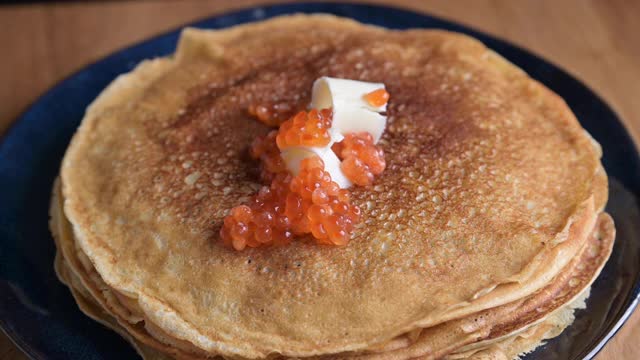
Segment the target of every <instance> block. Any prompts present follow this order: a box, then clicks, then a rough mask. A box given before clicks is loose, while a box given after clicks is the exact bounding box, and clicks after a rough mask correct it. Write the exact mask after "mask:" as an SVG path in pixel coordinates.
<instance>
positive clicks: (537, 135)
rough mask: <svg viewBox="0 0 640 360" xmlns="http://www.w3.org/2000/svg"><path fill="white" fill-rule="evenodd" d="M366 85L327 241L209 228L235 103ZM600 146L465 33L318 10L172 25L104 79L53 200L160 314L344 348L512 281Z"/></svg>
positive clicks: (576, 233)
mask: <svg viewBox="0 0 640 360" xmlns="http://www.w3.org/2000/svg"><path fill="white" fill-rule="evenodd" d="M325 75H326V76H332V77H340V78H350V79H357V80H363V81H369V82H382V83H384V84H385V85H386V88H387V89H388V91H389V93H390V94H391V100H390V102H389V107H388V124H389V125H388V128H387V130H386V131H385V133H384V135H383V137H382V139H381V141H380V143H379V144H380V146H381V147H382V148H383V149H384V152H385V158H386V162H387V169H386V170H385V172H384V173H383V174H382V175H381V176H380V177H379V178H377V179H376V181H375V183H374V184H373V186H369V187H358V188H354V189H353V191H352V202H353V203H354V204H356V205H358V206H360V208H361V209H362V210H363V211H362V217H363V222H362V224H361V226H360V227H359V228H357V229H356V230H355V233H354V237H353V239H352V240H351V242H350V243H349V244H348V245H347V246H346V247H343V248H329V247H323V246H318V245H315V244H314V243H313V242H312V241H305V240H304V239H302V240H301V241H296V242H294V243H293V244H291V245H289V246H287V247H273V248H267V249H255V250H254V249H248V250H245V251H244V252H242V253H237V252H235V251H233V250H229V249H228V248H226V247H224V246H223V245H222V244H221V242H220V241H219V239H218V238H217V237H218V235H217V234H218V232H219V229H220V226H221V224H222V219H223V218H224V216H225V215H226V214H227V211H228V210H229V209H230V208H232V207H233V206H235V205H237V204H239V203H242V202H244V201H245V200H246V199H247V197H248V196H249V195H250V194H251V193H253V192H254V191H255V190H256V188H257V187H258V176H257V164H256V163H255V162H253V161H251V160H250V159H249V157H248V155H247V149H248V147H249V146H250V143H251V141H252V140H253V139H254V138H255V137H256V136H258V135H264V134H266V132H267V131H268V129H267V128H266V127H265V126H264V125H262V124H260V123H259V122H257V121H255V120H254V119H252V117H251V116H249V114H248V113H247V109H248V108H249V107H250V106H251V105H254V104H265V103H266V104H284V106H290V107H292V108H294V109H300V108H304V107H305V106H306V105H307V104H308V101H309V96H310V89H311V84H312V82H313V81H314V80H315V79H316V78H318V77H320V76H325ZM599 157H600V152H599V149H598V148H597V147H596V146H594V144H593V140H592V139H591V138H590V137H589V135H588V134H586V132H585V131H584V130H583V129H582V128H581V127H580V125H579V124H578V122H577V121H576V119H575V117H574V116H573V115H572V113H571V112H570V110H569V109H568V107H567V106H566V104H565V103H564V102H563V101H562V100H561V99H560V98H559V97H558V96H556V95H555V94H553V93H552V92H550V91H549V90H547V89H546V88H544V87H543V86H542V85H540V84H539V83H537V82H535V81H533V80H532V79H530V78H529V77H527V75H526V74H524V73H523V72H522V71H520V70H519V69H517V68H516V67H514V66H513V65H511V64H509V63H508V62H506V61H505V60H503V59H502V58H500V57H499V56H498V55H496V54H495V53H493V52H491V51H490V50H488V49H487V48H485V47H484V46H483V45H482V44H480V43H479V42H477V41H475V40H473V39H471V38H468V37H466V36H463V35H459V34H454V33H448V32H443V31H434V30H410V31H403V32H398V31H389V30H383V29H381V28H375V27H370V26H364V25H361V24H358V23H355V22H353V21H349V20H344V19H339V18H335V17H332V16H324V15H316V16H303V15H299V16H290V17H283V18H278V19H274V20H270V21H266V22H262V23H257V24H251V25H245V26H241V27H235V28H231V29H227V30H220V31H200V30H193V29H190V30H186V31H185V32H184V33H183V35H182V37H181V40H180V44H179V46H178V50H177V52H176V54H175V55H174V56H173V57H171V58H162V59H156V60H151V61H147V62H144V63H142V64H141V65H139V66H138V67H137V68H136V69H135V70H134V71H133V72H132V73H130V74H127V75H124V76H122V77H120V78H119V79H117V80H116V81H115V82H114V83H113V84H112V85H110V87H109V88H108V89H107V90H105V92H103V94H102V95H101V96H100V97H99V98H98V99H97V100H96V101H95V102H94V104H93V105H92V106H91V107H90V108H89V109H88V110H87V114H86V116H85V119H84V120H83V122H82V125H81V126H80V128H79V130H78V133H77V134H76V135H75V136H74V138H73V140H72V143H71V145H70V147H69V149H68V152H67V154H66V156H65V159H64V161H63V166H62V170H61V181H62V192H63V197H64V213H65V215H66V217H67V218H68V219H69V221H70V223H71V224H72V226H73V232H74V236H75V238H76V239H77V242H78V245H79V247H80V248H81V250H82V252H83V253H85V254H86V256H87V257H88V259H89V260H90V262H91V263H92V264H93V265H94V266H95V269H96V270H97V272H98V273H99V275H100V277H101V278H102V279H103V280H104V282H105V283H106V284H107V285H108V286H110V287H111V288H113V289H115V290H117V292H118V293H120V294H122V295H123V296H125V297H127V298H128V301H132V302H134V303H135V304H136V306H137V307H139V308H140V309H141V311H142V312H144V316H145V318H148V319H149V320H150V321H152V322H153V324H155V325H156V326H157V327H158V328H159V329H161V330H162V331H163V332H165V333H167V334H169V335H171V336H172V337H174V338H176V339H182V340H186V341H189V342H190V343H192V344H194V345H195V346H196V347H198V348H201V349H203V350H205V351H207V352H211V353H215V354H221V355H226V356H241V357H246V358H261V357H266V356H268V355H270V354H272V353H278V354H283V355H287V356H311V355H321V354H327V353H336V352H342V351H356V350H359V349H364V348H367V347H369V346H371V345H372V344H378V343H383V342H385V341H388V340H390V339H392V338H394V337H396V336H398V335H401V334H404V333H406V332H408V331H411V330H414V329H417V328H422V327H428V326H433V325H437V324H439V323H442V322H444V321H446V320H450V319H453V318H457V317H463V316H466V315H469V314H472V313H475V312H477V311H481V310H484V309H487V308H490V307H494V306H499V305H503V304H506V303H508V302H511V301H514V300H517V299H520V298H522V297H524V296H527V295H529V294H532V293H533V292H535V291H536V290H538V289H540V288H542V287H544V286H545V285H546V284H547V283H548V282H549V281H551V279H553V278H554V277H555V276H556V275H557V274H558V273H559V272H560V271H561V270H562V269H563V268H564V267H565V266H566V265H567V264H569V263H570V261H571V259H572V258H574V257H575V256H576V254H578V253H579V251H580V250H581V249H582V248H583V246H584V244H585V242H586V239H587V234H588V233H589V232H590V231H591V229H592V228H593V226H594V224H595V221H596V217H597V214H598V212H600V211H601V209H602V206H603V205H604V202H605V201H606V191H607V190H606V176H604V181H603V180H602V179H603V175H602V174H603V172H602V171H601V167H600V161H599Z"/></svg>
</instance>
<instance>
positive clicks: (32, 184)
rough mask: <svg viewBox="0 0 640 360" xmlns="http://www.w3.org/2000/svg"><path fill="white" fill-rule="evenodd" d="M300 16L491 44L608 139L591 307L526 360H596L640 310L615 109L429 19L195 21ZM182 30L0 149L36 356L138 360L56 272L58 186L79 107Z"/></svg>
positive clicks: (632, 167)
mask: <svg viewBox="0 0 640 360" xmlns="http://www.w3.org/2000/svg"><path fill="white" fill-rule="evenodd" d="M294 12H304V13H312V12H324V13H331V14H336V15H340V16H346V17H351V18H353V19H356V20H358V21H361V22H365V23H370V24H376V25H381V26H385V27H388V28H393V29H404V28H411V27H420V28H441V29H448V30H453V31H459V32H462V33H466V34H469V35H471V36H474V37H476V38H478V39H480V40H481V41H482V42H484V43H485V44H486V45H487V46H489V47H490V48H492V49H494V50H496V51H497V52H498V53H500V54H502V55H503V56H504V57H506V58H507V59H509V60H510V61H512V62H513V63H515V64H516V65H518V66H520V67H521V68H523V69H524V70H525V71H527V72H528V73H529V74H530V75H531V76H532V77H533V78H535V79H538V80H539V81H541V82H542V83H544V84H545V85H547V86H548V87H549V88H551V89H553V90H554V91H555V92H557V93H558V94H560V95H561V96H562V97H563V98H564V99H565V100H566V101H567V103H568V104H569V106H570V107H571V109H572V110H573V112H574V113H575V114H576V115H577V117H578V119H580V122H581V124H582V125H583V126H584V127H585V128H586V129H587V130H588V131H589V132H590V133H591V134H592V135H593V136H594V137H595V138H596V139H597V140H598V141H599V142H600V144H602V147H603V149H604V157H603V163H604V166H605V168H606V170H607V173H608V174H609V177H610V181H611V184H610V200H609V204H608V206H607V211H608V212H609V213H610V214H611V215H612V216H613V218H614V219H615V221H616V227H617V229H618V236H617V239H616V243H615V248H614V250H613V254H612V256H611V259H610V260H609V262H608V263H607V265H606V267H605V268H604V270H603V272H602V275H600V277H599V278H598V280H597V281H596V282H595V284H594V285H593V289H592V295H591V297H590V298H589V300H588V307H587V310H581V311H578V312H577V314H576V315H577V319H576V321H575V323H574V324H573V325H572V326H571V327H569V328H568V329H567V330H566V331H564V332H563V333H562V335H561V336H559V337H557V338H555V339H553V340H551V341H549V343H548V344H547V345H546V346H544V347H541V348H539V349H538V350H536V351H535V352H533V353H532V354H529V355H528V356H527V357H526V358H527V359H548V358H563V359H582V358H592V357H593V356H595V354H596V353H597V352H598V351H599V350H600V349H601V348H602V347H603V346H604V344H605V343H606V342H607V341H608V340H609V339H610V338H611V337H612V336H613V335H614V334H615V332H616V331H617V330H618V329H619V328H620V326H621V325H622V324H623V323H624V321H625V320H626V319H628V318H629V316H630V315H631V312H632V311H633V309H634V308H635V306H636V305H637V303H638V295H639V293H640V281H639V280H640V236H639V234H638V228H637V226H636V225H637V224H640V210H639V208H638V196H639V195H640V159H639V157H638V152H637V150H636V148H635V146H634V144H633V142H632V140H631V138H630V137H629V135H628V133H627V131H626V130H625V128H624V126H623V125H622V123H621V121H620V120H619V119H618V117H617V116H616V114H615V113H614V112H613V111H612V110H611V109H610V108H609V107H608V106H607V105H606V104H605V103H604V102H603V101H602V100H601V99H600V98H599V97H598V96H597V95H595V94H594V93H593V92H592V91H591V90H589V89H588V88H587V87H586V86H584V85H583V84H582V83H580V82H579V81H578V80H576V79H574V78H573V77H571V76H570V75H568V74H567V73H566V72H564V71H562V70H561V69H559V68H557V67H556V66H554V65H552V64H550V63H548V62H547V61H544V60H542V59H540V58H538V57H536V56H535V55H532V54H530V53H529V52H526V51H524V50H522V49H520V48H518V47H516V46H513V45H511V44H509V43H507V42H505V41H502V40H498V39H495V38H493V37H491V36H488V35H486V34H483V33H480V32H477V31H475V30H472V29H469V28H467V27H464V26H461V25H458V24H454V23H451V22H448V21H444V20H441V19H437V18H434V17H431V16H426V15H422V14H417V13H414V12H410V11H406V10H400V9H395V8H389V7H381V6H372V5H355V4H316V3H311V4H288V5H276V6H269V7H260V8H252V9H248V10H243V11H238V12H234V13H230V14H227V15H222V16H216V17H214V18H211V19H207V20H204V21H200V22H197V23H195V24H192V26H196V27H201V28H210V29H218V28H224V27H227V26H231V25H236V24H241V23H246V22H250V21H255V20H262V19H265V18H270V17H273V16H277V15H282V14H289V13H294ZM178 35H179V31H178V30H176V31H172V32H170V33H168V34H165V35H161V36H158V37H156V38H153V39H151V40H148V41H145V42H143V43H141V44H138V45H135V46H133V47H130V48H128V49H125V50H122V51H119V52H117V53H115V54H113V55H111V56H109V57H108V58H106V59H104V60H102V61H99V62H97V63H95V64H93V65H91V66H88V67H87V68H85V69H84V70H81V71H80V72H78V73H76V74H75V75H72V76H71V77H69V78H68V79H66V80H64V81H63V82H61V83H60V84H58V85H57V86H55V87H54V88H53V89H51V90H49V91H48V92H47V93H46V94H45V95H43V96H42V97H41V98H40V99H39V100H38V101H36V103H35V104H33V106H31V108H30V109H29V110H27V112H26V113H24V114H23V115H22V116H21V117H20V118H19V119H18V120H17V121H16V123H15V125H14V126H13V127H12V128H11V129H10V130H9V132H8V133H7V135H6V136H5V138H4V140H3V141H2V143H1V144H0V203H1V206H0V324H1V325H2V328H3V330H4V331H5V332H6V333H7V334H8V335H9V337H11V339H13V341H15V343H16V344H17V345H18V346H19V347H20V348H21V349H22V350H23V351H24V352H25V353H27V354H28V355H29V356H30V357H31V358H33V359H135V358H136V353H135V351H134V350H133V348H131V347H130V346H129V345H128V344H127V342H126V341H124V340H123V339H122V338H120V337H119V336H118V335H116V334H115V333H114V332H112V331H110V330H108V329H106V328H104V327H103V326H101V325H99V324H98V323H96V322H94V321H93V320H91V319H89V318H88V317H86V316H85V315H83V314H82V313H81V312H80V311H79V310H78V308H77V306H76V304H75V302H74V300H73V298H72V297H71V294H70V293H69V291H68V289H67V288H66V287H64V286H63V285H62V284H60V282H59V281H58V279H57V278H56V276H55V273H54V271H53V258H54V254H55V247H54V244H53V240H52V238H51V235H50V234H49V229H48V226H47V221H48V206H49V196H50V192H51V186H52V183H53V180H54V178H55V177H56V174H57V173H58V167H59V165H60V160H61V159H62V156H63V154H64V151H65V149H66V147H67V144H68V143H69V139H70V138H71V136H72V135H73V132H74V131H75V129H76V127H77V126H78V124H79V122H80V120H81V119H82V116H83V113H84V109H85V108H86V107H87V105H88V104H89V103H90V102H91V101H92V100H93V99H94V98H95V97H96V96H97V95H98V94H99V93H100V91H102V89H104V87H105V86H107V84H109V82H111V80H113V79H114V78H115V77H116V76H117V75H118V74H121V73H124V72H127V71H130V70H131V69H133V67H134V66H135V65H136V64H137V63H138V62H139V61H141V60H143V59H147V58H152V57H155V56H162V55H167V54H170V53H172V52H173V51H174V49H175V46H176V41H177V40H178Z"/></svg>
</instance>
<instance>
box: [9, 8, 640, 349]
mask: <svg viewBox="0 0 640 360" xmlns="http://www.w3.org/2000/svg"><path fill="white" fill-rule="evenodd" d="M272 2H273V1H255V0H219V1H195V0H188V1H140V2H134V1H109V2H89V3H80V2H78V3H76V2H64V3H45V4H40V3H35V4H28V5H5V6H0V44H2V45H1V47H0V49H2V51H1V52H0V54H1V56H0V80H1V81H2V83H1V85H0V134H2V133H3V132H4V131H5V130H6V128H7V127H8V126H9V125H10V124H11V122H12V121H13V120H14V119H15V118H16V117H17V116H18V115H19V114H20V113H21V112H22V111H24V110H25V109H26V108H27V107H28V105H29V104H30V103H32V102H33V101H35V100H36V99H37V98H38V96H39V95H40V94H42V93H43V92H44V91H45V90H46V89H48V88H49V87H51V86H52V85H54V84H55V83H56V82H58V81H59V80H61V79H63V78H64V77H66V76H68V75H70V74H71V73H72V72H74V71H76V70H78V69H80V68H81V67H82V66H84V65H86V64H88V63H91V62H93V61H95V60H98V59H100V58H101V57H103V56H105V55H108V54H109V53H111V52H113V51H114V50H117V49H120V48H122V47H123V46H126V45H129V44H132V43H135V42H137V41H140V40H143V39H146V38H148V37H149V36H152V35H154V34H158V33H160V32H163V31H166V30H169V29H173V28H175V27H177V26H180V25H182V24H185V23H188V22H191V21H194V20H197V19H201V18H204V17H208V16H211V15H215V14H220V13H222V12H225V11H228V10H232V9H238V8H242V7H246V6H251V5H255V4H266V3H272ZM369 2H374V3H385V2H386V3H391V1H369ZM393 4H394V5H395V6H399V7H404V8H408V9H413V10H416V11H420V12H425V13H430V14H433V15H437V16H441V17H444V18H447V19H451V20H455V21H458V22H460V23H463V24H466V25H469V26H472V27H474V28H476V29H479V30H482V31H485V32H488V33H490V34H494V35H497V36H499V37H502V38H504V39H507V40H510V41H512V42H513V43H515V44H518V45H520V46H523V47H525V48H527V49H529V50H532V51H533V52H534V53H537V54H539V55H541V56H543V57H545V58H547V59H548V60H551V61H552V62H553V63H555V64H557V65H559V66H561V67H562V68H564V69H566V70H567V71H569V72H570V73H571V74H573V75H574V76H576V77H578V78H579V79H581V80H582V81H584V82H585V83H586V84H587V85H589V86H590V87H591V88H592V89H594V90H595V91H596V92H597V93H599V94H600V95H601V96H602V97H603V98H604V99H605V100H606V101H607V102H608V103H609V104H610V105H611V106H612V107H613V108H614V109H615V111H616V112H617V113H618V114H619V115H620V116H621V118H622V119H623V120H624V121H625V124H626V126H627V128H628V129H629V130H630V132H631V133H632V134H633V135H634V138H635V139H636V141H637V140H638V139H640V100H638V99H639V98H638V97H639V96H640V40H638V34H639V33H640V22H639V21H637V17H638V15H640V1H634V0H628V1H625V0H615V1H612V0H610V1H604V0H602V1H599V0H592V1H586V0H571V1H555V0H544V1H540V0H526V1H508V0H481V1H446V0H430V1H419V0H402V1H394V2H393ZM8 359H19V360H20V359H26V357H25V355H23V354H22V353H21V352H20V351H19V350H18V349H16V347H15V346H14V345H13V344H12V343H11V341H10V340H9V339H8V338H7V337H6V336H4V334H2V333H0V360H8ZM598 359H599V360H614V359H616V360H617V359H640V311H636V313H635V314H634V315H633V317H632V318H631V320H630V321H629V322H628V323H627V324H626V325H624V327H623V328H622V330H621V331H620V332H619V333H618V334H617V335H616V336H615V338H614V339H613V340H612V341H611V342H609V343H608V344H607V346H606V347H605V349H604V350H603V351H602V352H601V353H600V354H599V355H598Z"/></svg>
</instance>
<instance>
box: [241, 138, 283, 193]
mask: <svg viewBox="0 0 640 360" xmlns="http://www.w3.org/2000/svg"><path fill="white" fill-rule="evenodd" d="M277 135H278V130H272V131H271V132H269V134H267V136H259V137H257V138H256V139H255V140H254V141H253V143H252V144H251V149H250V154H251V157H252V158H254V159H256V160H260V170H261V171H260V179H262V181H263V182H265V183H270V182H271V181H273V179H274V177H275V175H276V174H279V173H286V172H287V166H286V165H285V163H284V161H283V160H282V157H281V156H280V150H279V149H278V145H276V136H277Z"/></svg>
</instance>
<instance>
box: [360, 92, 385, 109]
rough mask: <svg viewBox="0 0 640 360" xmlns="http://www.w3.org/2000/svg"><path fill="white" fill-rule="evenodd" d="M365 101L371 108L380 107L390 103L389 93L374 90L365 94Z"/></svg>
mask: <svg viewBox="0 0 640 360" xmlns="http://www.w3.org/2000/svg"><path fill="white" fill-rule="evenodd" d="M364 99H365V100H366V101H367V102H368V103H369V105H371V106H375V107H380V106H382V105H384V104H386V103H387V101H389V93H388V92H387V91H386V90H385V89H378V90H373V91H372V92H370V93H368V94H365V95H364Z"/></svg>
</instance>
